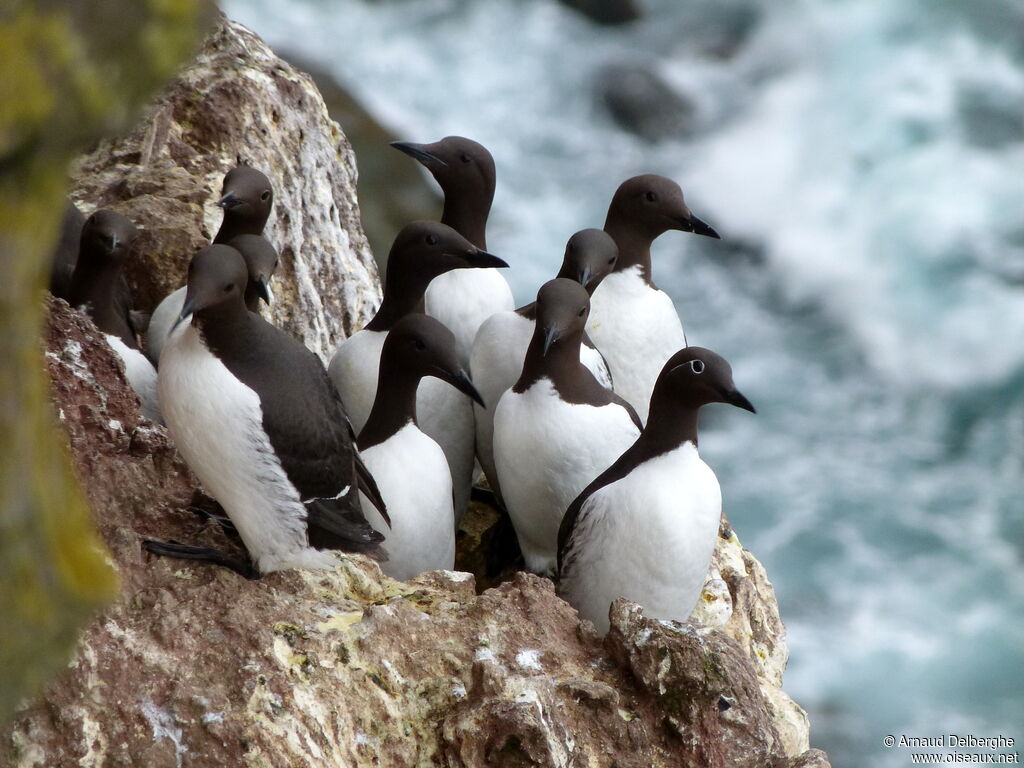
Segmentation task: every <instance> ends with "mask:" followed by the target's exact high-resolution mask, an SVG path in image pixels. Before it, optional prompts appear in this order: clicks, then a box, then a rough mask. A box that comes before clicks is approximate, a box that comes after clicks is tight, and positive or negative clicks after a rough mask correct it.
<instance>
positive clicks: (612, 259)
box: [608, 256, 615, 267]
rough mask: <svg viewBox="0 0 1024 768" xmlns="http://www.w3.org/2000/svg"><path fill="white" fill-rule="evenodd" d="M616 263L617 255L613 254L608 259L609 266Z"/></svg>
mask: <svg viewBox="0 0 1024 768" xmlns="http://www.w3.org/2000/svg"><path fill="white" fill-rule="evenodd" d="M614 263H615V257H614V256H612V257H611V258H610V259H608V266H609V267H610V266H611V265H612V264H614Z"/></svg>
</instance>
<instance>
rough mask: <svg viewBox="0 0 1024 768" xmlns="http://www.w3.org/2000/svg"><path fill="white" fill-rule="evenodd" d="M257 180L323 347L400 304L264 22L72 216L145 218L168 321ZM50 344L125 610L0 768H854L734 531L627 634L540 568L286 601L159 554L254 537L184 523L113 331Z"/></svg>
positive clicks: (626, 617)
mask: <svg viewBox="0 0 1024 768" xmlns="http://www.w3.org/2000/svg"><path fill="white" fill-rule="evenodd" d="M239 160H247V161H250V162H251V163H253V164H254V165H256V166H258V167H260V168H261V169H263V170H264V171H265V172H267V173H268V175H269V176H270V177H271V179H272V180H273V182H274V185H275V189H276V190H277V201H278V202H277V205H276V207H275V213H274V214H273V216H272V218H271V224H270V227H269V229H268V235H269V237H270V239H271V240H272V241H273V242H274V243H275V244H276V245H277V246H278V248H279V250H281V252H282V256H283V260H284V264H283V268H282V271H281V273H279V274H280V275H281V277H280V278H278V279H277V284H276V286H275V292H276V294H277V297H278V300H279V301H278V303H277V304H276V305H275V308H274V310H273V312H272V315H273V317H274V318H275V319H276V320H277V321H278V322H280V323H282V324H283V325H284V327H286V328H288V329H289V330H290V331H291V332H293V333H295V334H296V335H297V336H300V337H302V338H303V339H304V340H305V341H306V343H307V344H308V345H310V347H311V348H314V349H316V350H317V351H318V352H320V353H321V354H323V353H325V352H327V351H329V350H330V349H331V348H332V347H333V345H334V343H336V341H337V340H338V339H340V338H341V337H343V336H344V334H346V333H348V332H350V331H351V330H352V329H353V328H355V327H358V326H359V325H360V324H361V323H362V322H363V321H364V320H365V317H366V315H367V313H368V311H369V310H370V309H371V307H372V304H373V302H374V301H375V300H376V297H377V296H378V295H379V294H378V291H379V286H378V283H377V278H376V273H375V270H374V268H373V265H372V259H371V257H370V254H369V251H368V249H367V248H366V247H365V238H364V237H363V235H362V232H361V229H360V225H359V220H358V209H357V207H356V202H355V194H354V186H353V183H354V178H355V164H354V160H353V158H352V155H351V151H350V150H349V149H348V146H347V143H346V141H345V139H344V136H343V135H342V134H341V132H340V129H339V128H338V126H337V125H335V124H334V123H332V122H331V121H330V120H329V119H328V118H327V116H326V112H325V110H324V107H323V102H322V100H321V99H320V97H319V95H318V94H317V92H316V89H315V87H314V86H313V85H312V83H311V81H309V79H308V78H306V77H305V76H304V75H302V74H301V73H299V72H297V71H296V70H294V69H292V68H291V67H289V66H288V65H287V64H285V63H284V62H282V61H280V60H279V59H277V58H276V57H275V56H274V54H273V53H272V52H271V51H270V50H269V49H267V48H266V46H265V45H264V44H263V43H262V42H261V41H259V40H258V39H257V38H256V37H255V36H253V35H252V34H251V33H249V32H248V31H246V30H245V29H243V28H242V27H240V26H238V25H235V24H231V23H228V22H223V23H222V24H221V25H220V27H219V29H218V30H217V31H216V32H215V33H214V35H213V36H212V37H211V38H210V40H209V41H208V42H207V44H206V46H205V48H204V50H203V51H202V53H201V54H200V56H199V57H198V59H197V60H196V62H195V63H194V65H193V66H192V67H190V68H189V69H188V70H187V71H186V72H184V73H183V74H182V76H181V78H180V79H179V81H178V82H177V83H176V84H175V85H173V86H172V87H171V89H170V90H169V91H167V92H166V93H165V94H164V95H163V96H162V97H161V98H160V100H159V101H158V102H157V103H156V104H155V105H154V107H153V108H152V109H151V110H150V112H149V113H148V116H147V118H146V120H145V122H144V123H143V124H142V125H141V126H140V127H139V128H138V129H137V130H136V131H135V132H133V133H132V134H131V135H130V136H129V137H127V138H123V139H119V140H116V141H110V142H106V143H104V144H103V145H102V146H101V147H100V148H99V149H98V150H97V151H96V152H94V153H93V154H92V155H90V156H89V157H87V158H85V159H84V160H83V161H82V163H81V171H80V173H79V176H78V181H77V184H76V188H75V191H74V197H75V199H76V201H78V202H79V203H80V204H81V205H82V206H83V207H84V208H93V207H97V206H100V205H105V206H110V205H112V206H113V207H116V208H117V209H119V210H121V211H122V212H124V213H126V214H127V215H129V216H131V217H133V218H134V219H135V220H136V221H137V222H138V223H139V224H140V227H141V228H142V229H143V232H144V233H145V237H144V239H143V242H142V247H141V249H140V253H139V254H138V257H139V258H138V263H137V264H136V267H135V269H133V271H132V280H133V282H134V284H135V286H136V287H137V289H138V290H139V291H140V295H142V296H144V297H146V298H145V299H144V300H147V301H149V302H150V303H153V302H155V301H156V300H157V299H158V298H159V296H160V293H161V292H166V291H167V290H169V289H170V288H173V287H175V286H176V285H177V284H178V283H179V282H180V280H181V278H182V276H183V274H184V267H185V264H186V263H187V260H188V258H189V257H190V255H191V253H192V252H193V250H194V249H195V247H197V246H198V245H200V244H202V243H203V241H204V240H205V239H206V238H207V237H208V236H209V235H210V234H211V233H212V232H213V231H214V229H215V226H216V222H217V215H216V213H215V210H214V209H213V207H212V204H211V202H210V201H212V200H213V199H214V197H215V193H216V191H217V189H218V188H219V179H220V177H221V175H222V174H223V172H224V171H225V170H226V169H227V168H229V167H230V166H231V165H233V164H234V163H236V162H238V161H239ZM153 269H155V271H154V272H150V270H153ZM45 346H46V353H45V354H46V363H47V366H48V369H49V372H50V375H51V378H52V380H53V399H54V402H55V406H56V408H57V410H58V413H59V416H60V420H61V423H62V425H63V427H64V429H65V430H66V432H67V436H68V441H69V445H70V449H71V452H72V454H73V457H74V463H75V467H76V470H77V472H78V475H79V477H80V478H81V480H82V482H83V484H84V486H85V488H86V492H87V495H88V497H89V501H90V504H91V507H92V511H93V515H94V518H95V521H96V525H97V527H98V529H99V531H100V534H101V536H102V538H103V540H104V542H105V543H106V545H107V547H108V548H109V550H110V557H111V561H112V563H113V564H114V565H115V566H116V568H117V570H118V571H119V572H120V574H121V580H122V589H121V595H120V599H119V600H118V602H117V603H115V604H113V605H112V606H111V607H109V608H108V609H107V610H105V611H104V612H103V613H102V614H101V615H99V616H98V617H97V618H96V619H95V620H94V621H93V622H92V623H91V624H90V625H89V627H88V628H87V629H86V631H85V632H84V633H83V634H82V636H81V638H80V641H79V644H78V649H77V652H76V655H75V658H74V660H73V661H72V663H71V664H70V665H69V667H68V669H67V670H66V671H65V672H64V673H62V674H61V675H60V676H59V677H58V678H57V679H55V680H53V681H52V682H51V683H50V684H49V685H48V686H47V688H46V689H45V691H44V692H43V694H42V695H41V696H40V697H38V698H37V699H35V700H32V701H28V702H25V704H24V706H23V708H22V709H21V711H20V712H19V714H18V715H17V716H16V717H15V719H14V720H13V722H12V723H11V724H10V725H9V726H8V727H7V729H6V730H5V731H4V732H3V733H2V735H0V764H2V765H9V766H24V767H28V766H45V767H46V768H52V767H56V766H85V767H87V768H88V767H90V766H97V767H98V766H105V767H107V768H115V767H117V766H125V767H127V766H147V768H163V767H164V766H174V767H175V768H182V767H183V766H187V767H192V766H194V767H197V768H198V767H206V766H209V767H210V768H213V767H214V766H217V767H218V768H219V767H221V766H252V767H253V768H255V767H257V766H259V767H260V768H264V767H270V766H273V767H274V768H285V767H288V768H291V767H292V766H310V768H313V767H314V766H315V767H316V768H322V767H324V766H395V767H399V766H401V767H403V768H404V767H405V766H414V765H417V766H428V765H442V766H453V767H456V766H467V767H468V766H484V765H488V766H490V765H493V766H621V767H623V768H625V767H626V766H637V768H639V767H640V766H643V767H644V768H647V767H648V766H702V767H704V766H714V767H717V766H722V767H723V768H724V767H725V766H729V768H736V767H743V766H749V767H750V768H755V767H756V768H764V767H765V766H771V767H773V768H814V767H820V766H827V765H828V762H827V759H826V758H825V756H824V754H823V753H821V752H819V751H817V750H809V749H808V725H807V720H806V717H805V715H804V713H803V711H802V710H801V709H800V708H799V707H798V706H797V705H796V704H794V703H793V702H792V701H791V700H790V699H789V698H788V697H787V696H786V694H785V693H784V692H783V691H782V689H781V684H782V673H783V669H784V668H785V665H786V660H787V649H786V644H785V631H784V628H783V626H782V623H781V621H780V619H779V615H778V607H777V604H776V602H775V597H774V593H773V590H772V587H771V584H770V582H769V581H768V580H767V577H766V576H765V573H764V570H763V568H762V567H761V565H760V564H759V563H758V562H757V560H756V559H755V558H754V557H753V556H752V555H751V554H750V553H749V552H747V551H745V550H744V549H743V548H742V546H741V545H740V543H739V541H738V539H737V538H736V536H735V534H733V532H732V531H731V529H730V528H729V526H728V524H727V523H725V522H723V526H722V531H721V536H720V538H719V541H718V549H717V552H716V554H715V560H714V566H713V568H712V570H711V573H710V575H709V579H708V583H707V585H706V588H705V591H704V594H703V599H702V601H701V605H700V607H699V608H698V610H697V611H696V612H695V615H694V617H693V618H692V619H691V621H689V622H687V623H685V624H669V623H661V622H657V621H651V620H648V619H645V618H644V617H643V615H642V613H641V612H640V610H639V609H638V608H637V607H636V606H635V605H632V604H630V603H626V602H624V601H619V602H617V603H616V604H615V605H614V606H613V608H612V628H611V631H610V633H609V634H608V636H607V637H606V638H604V639H603V640H602V639H601V638H599V637H597V635H596V634H595V633H594V631H593V629H592V628H591V627H590V626H589V625H588V624H581V623H580V621H579V619H578V617H577V616H576V613H575V611H573V609H572V608H570V607H569V606H568V605H567V604H566V603H564V602H563V601H561V600H560V599H558V598H557V597H556V596H555V593H554V590H553V588H552V585H551V584H550V582H548V581H546V580H544V579H540V578H538V577H535V576H531V575H525V574H519V575H517V576H515V577H514V578H513V579H512V580H511V581H508V582H506V583H504V584H501V585H499V586H497V587H495V588H492V589H489V590H487V591H485V592H483V594H479V595H478V594H477V591H476V588H475V581H474V577H473V576H472V575H471V574H468V573H455V572H438V573H430V574H425V575H423V576H421V577H420V578H418V579H415V580H413V581H411V582H408V583H400V582H396V581H393V580H391V579H388V578H387V577H385V576H383V575H382V574H381V573H380V570H379V569H378V568H377V566H376V565H375V564H373V563H372V562H370V561H368V560H366V559H365V558H361V557H346V556H340V555H339V556H338V564H337V567H336V568H335V569H334V570H332V571H319V572H297V571H292V572H286V573H275V574H271V575H269V576H267V577H265V578H263V579H262V580H260V581H246V580H244V579H241V578H240V577H238V576H236V575H235V574H233V573H230V572H227V571H224V570H221V569H216V568H212V567H208V566H203V565H190V564H187V563H182V562H180V561H168V560H161V559H154V558H150V557H149V556H148V555H146V554H145V553H144V552H143V550H142V548H141V540H142V539H143V538H144V537H150V536H152V537H157V538H175V539H178V540H182V541H187V542H190V543H207V544H210V545H215V546H221V547H230V546H232V544H231V542H230V541H228V540H227V539H226V538H225V536H224V534H223V533H222V532H221V531H220V530H219V528H218V527H217V526H216V525H214V524H210V523H205V522H203V521H202V520H201V519H200V518H199V517H196V516H195V515H193V514H192V513H191V512H188V511H187V510H186V509H185V508H186V507H187V506H188V504H189V500H190V498H191V496H192V492H193V490H194V488H195V485H196V483H195V479H194V477H192V475H191V473H190V472H189V471H188V469H187V467H186V466H185V465H184V463H183V462H182V460H181V458H180V457H179V456H178V454H177V452H176V451H175V449H174V447H173V445H172V444H171V442H170V440H169V438H168V436H167V434H166V432H165V431H164V430H163V429H162V428H160V427H158V426H154V425H153V424H151V423H150V422H148V421H146V420H145V419H144V418H143V417H141V416H140V414H139V410H138V405H137V401H136V400H135V397H134V395H133V394H132V392H131V390H130V389H129V388H128V387H127V385H126V384H125V382H124V378H123V371H122V369H121V365H120V362H119V361H118V358H116V356H115V355H114V354H113V353H112V352H111V350H110V349H109V348H108V347H107V346H106V343H105V342H104V341H103V340H102V337H101V336H100V334H98V333H97V331H96V329H95V328H94V327H93V326H92V324H91V323H90V322H89V320H88V319H87V318H85V317H83V316H81V315H80V314H78V313H76V312H74V311H72V310H71V309H70V308H69V307H68V306H67V305H66V304H65V303H64V302H62V301H58V300H51V301H50V303H49V324H48V329H47V337H46V339H45Z"/></svg>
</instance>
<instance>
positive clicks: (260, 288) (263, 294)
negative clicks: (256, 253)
mask: <svg viewBox="0 0 1024 768" xmlns="http://www.w3.org/2000/svg"><path fill="white" fill-rule="evenodd" d="M256 295H257V296H259V297H260V298H261V299H263V301H265V302H266V303H267V305H268V306H269V305H270V303H271V302H272V301H273V300H274V294H272V293H271V292H270V280H269V279H268V278H267V276H266V275H260V276H259V277H257V278H256Z"/></svg>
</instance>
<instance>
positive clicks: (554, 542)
mask: <svg viewBox="0 0 1024 768" xmlns="http://www.w3.org/2000/svg"><path fill="white" fill-rule="evenodd" d="M638 435H639V430H638V429H637V428H636V425H635V424H634V423H633V421H632V419H630V417H629V414H628V413H627V412H626V410H625V409H624V408H622V407H621V406H619V405H616V404H610V405H605V406H600V407H597V406H592V405H580V404H571V403H567V402H565V401H564V400H562V399H560V398H559V397H558V393H557V391H556V390H555V388H554V386H553V385H552V384H551V381H550V380H548V379H541V380H540V381H538V382H536V383H535V384H533V385H532V386H531V387H530V388H529V389H528V390H526V391H525V392H523V393H516V392H514V391H512V390H509V391H508V392H506V393H505V394H504V395H503V396H502V398H501V401H500V402H499V403H498V409H497V411H496V413H495V417H494V462H495V465H496V468H497V473H498V480H499V481H500V483H501V492H502V497H503V499H504V501H505V504H506V506H507V508H508V510H509V514H510V515H511V517H512V522H513V523H514V525H515V528H516V533H517V535H518V537H519V543H520V546H521V548H522V550H523V555H524V556H525V558H526V564H527V567H529V568H530V570H532V571H536V572H540V573H543V572H547V571H550V570H551V569H553V568H554V566H555V559H556V555H557V546H558V526H559V524H560V523H561V521H562V515H563V514H565V510H566V508H567V507H568V506H569V504H570V503H571V502H572V501H573V499H575V498H576V496H578V495H579V493H580V491H582V490H583V489H584V488H585V487H586V486H587V485H589V484H590V483H591V481H592V480H594V478H596V477H597V476H598V475H599V474H601V472H603V471H604V470H605V469H607V468H608V466H609V465H611V463H612V462H613V461H615V459H617V458H618V457H619V456H620V455H621V454H622V452H623V451H625V450H626V448H628V447H629V446H630V445H632V443H633V441H634V440H636V438H637V436H638Z"/></svg>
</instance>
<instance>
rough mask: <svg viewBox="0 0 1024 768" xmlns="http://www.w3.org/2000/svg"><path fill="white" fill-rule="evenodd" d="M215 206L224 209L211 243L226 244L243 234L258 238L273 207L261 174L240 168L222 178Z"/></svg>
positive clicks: (241, 166) (270, 191)
mask: <svg viewBox="0 0 1024 768" xmlns="http://www.w3.org/2000/svg"><path fill="white" fill-rule="evenodd" d="M217 205H218V206H219V207H221V208H223V209H224V221H223V223H222V224H221V227H220V231H219V232H218V233H217V237H216V238H215V239H214V242H217V243H223V242H227V241H228V240H230V239H232V238H233V237H235V236H237V235H243V234H247V235H259V234H262V233H263V228H264V226H266V223H267V219H268V218H269V217H270V210H271V209H272V208H273V207H274V189H273V187H272V186H271V184H270V179H268V178H267V177H266V176H265V175H264V174H263V173H261V172H260V171H257V170H256V169H255V168H251V167H249V166H248V165H240V166H238V167H236V168H232V169H231V170H230V171H228V172H227V175H226V176H224V186H223V188H222V189H221V197H220V199H219V200H218V201H217Z"/></svg>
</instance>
